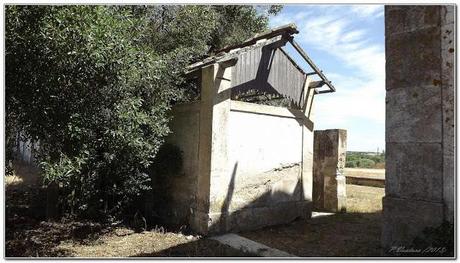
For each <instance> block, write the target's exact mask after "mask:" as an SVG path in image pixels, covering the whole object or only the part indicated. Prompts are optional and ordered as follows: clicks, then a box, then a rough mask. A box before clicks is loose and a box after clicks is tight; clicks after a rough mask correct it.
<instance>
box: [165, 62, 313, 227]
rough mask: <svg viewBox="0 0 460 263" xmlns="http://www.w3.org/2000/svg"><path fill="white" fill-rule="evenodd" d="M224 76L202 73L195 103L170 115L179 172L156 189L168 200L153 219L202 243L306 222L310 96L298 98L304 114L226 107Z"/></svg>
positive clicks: (220, 70) (219, 70) (215, 69)
mask: <svg viewBox="0 0 460 263" xmlns="http://www.w3.org/2000/svg"><path fill="white" fill-rule="evenodd" d="M231 72H232V70H231V67H224V66H221V65H219V64H214V65H210V66H208V67H205V68H203V69H202V72H201V74H202V76H201V79H202V84H201V85H202V89H201V100H200V101H199V102H195V103H193V104H189V105H178V106H176V107H175V108H174V110H173V120H172V122H171V129H172V134H171V135H170V136H169V137H168V142H170V143H172V144H174V145H177V146H179V148H181V150H182V151H183V158H184V160H183V161H184V167H183V171H182V172H181V173H180V174H179V175H178V176H177V177H172V178H171V180H169V182H168V183H167V184H164V183H161V184H158V185H160V186H161V189H159V190H160V191H161V192H167V193H168V194H167V195H166V197H165V198H164V199H165V201H164V202H163V201H162V200H160V202H161V203H162V204H164V209H161V213H163V214H162V215H160V217H162V218H163V219H166V220H167V221H168V223H171V222H175V223H176V224H184V225H185V224H189V225H190V227H191V228H192V229H193V230H194V231H196V232H198V233H201V234H205V235H207V234H214V233H222V232H229V231H232V232H234V231H241V230H249V229H256V228H260V227H264V226H268V225H275V224H281V223H287V222H289V221H292V220H294V219H295V218H299V217H302V218H306V217H310V216H311V196H312V167H313V122H312V121H311V119H310V118H309V117H307V116H311V115H310V114H311V112H312V111H311V107H312V101H313V91H314V90H313V89H311V90H307V91H306V92H305V93H304V96H305V98H304V99H305V100H307V101H308V105H306V107H305V110H304V111H307V112H308V114H305V113H304V112H303V111H301V110H294V109H287V108H282V107H273V106H266V105H257V104H252V103H245V102H239V101H233V100H231V92H230V90H231V89H230V87H231V86H230V80H231ZM308 84H309V81H307V82H306V83H305V86H306V87H308ZM166 211H167V212H166Z"/></svg>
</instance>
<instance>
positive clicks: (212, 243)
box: [134, 238, 256, 258]
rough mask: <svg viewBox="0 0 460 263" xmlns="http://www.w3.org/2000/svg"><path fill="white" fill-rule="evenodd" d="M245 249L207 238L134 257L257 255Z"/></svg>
mask: <svg viewBox="0 0 460 263" xmlns="http://www.w3.org/2000/svg"><path fill="white" fill-rule="evenodd" d="M255 256H256V255H252V254H248V253H245V252H243V251H240V250H237V249H234V248H232V247H229V246H227V245H224V244H221V243H219V242H218V241H216V240H211V239H207V238H203V239H199V240H196V241H192V242H189V243H184V244H180V245H177V246H175V247H171V248H168V249H165V250H162V251H158V252H154V253H141V254H138V255H135V256H134V257H207V258H208V257H255Z"/></svg>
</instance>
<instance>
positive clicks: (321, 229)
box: [240, 212, 381, 257]
mask: <svg viewBox="0 0 460 263" xmlns="http://www.w3.org/2000/svg"><path fill="white" fill-rule="evenodd" d="M380 234H381V213H379V212H376V213H343V214H335V215H330V216H323V217H317V218H312V219H309V220H297V221H294V222H292V223H290V224H286V225H281V226H274V227H267V228H264V229H260V230H256V231H250V232H244V233H240V235H241V236H244V237H246V238H249V239H251V240H254V241H257V242H259V243H262V244H264V245H267V246H269V247H272V248H276V249H279V250H283V251H286V252H288V253H291V254H294V255H296V256H300V257H351V256H356V257H378V256H381V247H380Z"/></svg>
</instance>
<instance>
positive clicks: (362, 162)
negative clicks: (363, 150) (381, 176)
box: [357, 159, 375, 168]
mask: <svg viewBox="0 0 460 263" xmlns="http://www.w3.org/2000/svg"><path fill="white" fill-rule="evenodd" d="M374 165H375V162H374V161H372V160H369V159H360V160H359V161H358V162H357V166H358V167H363V168H372V167H374Z"/></svg>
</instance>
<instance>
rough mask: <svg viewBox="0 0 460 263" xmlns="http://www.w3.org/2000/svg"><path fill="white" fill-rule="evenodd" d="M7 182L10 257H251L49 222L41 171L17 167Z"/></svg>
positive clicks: (181, 239) (92, 225)
mask: <svg viewBox="0 0 460 263" xmlns="http://www.w3.org/2000/svg"><path fill="white" fill-rule="evenodd" d="M14 168H15V171H14V174H13V175H12V176H5V178H4V179H5V197H6V198H5V201H6V233H5V241H6V242H5V247H6V256H7V257H84V258H86V257H226V256H232V257H243V256H245V257H248V256H253V255H250V254H245V253H243V252H241V251H239V250H235V249H232V248H231V247H228V246H226V245H222V244H221V243H219V242H217V241H214V240H209V239H205V238H201V237H200V236H193V235H187V234H184V233H182V232H181V231H177V230H174V231H173V230H166V229H164V228H163V227H153V228H151V229H149V231H143V232H141V233H135V232H134V231H133V230H131V229H130V228H128V227H125V226H122V225H121V226H108V225H102V224H99V223H96V222H91V221H79V220H75V219H68V218H62V219H60V220H58V221H55V222H48V221H46V219H45V216H46V215H45V212H46V207H45V204H46V194H45V191H44V189H43V188H42V187H40V184H39V177H38V175H37V170H36V169H34V168H33V167H30V166H27V165H24V164H23V163H15V165H14Z"/></svg>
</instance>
